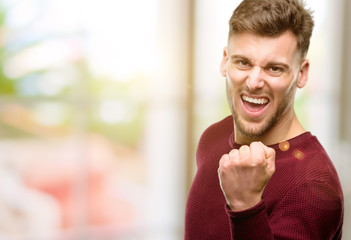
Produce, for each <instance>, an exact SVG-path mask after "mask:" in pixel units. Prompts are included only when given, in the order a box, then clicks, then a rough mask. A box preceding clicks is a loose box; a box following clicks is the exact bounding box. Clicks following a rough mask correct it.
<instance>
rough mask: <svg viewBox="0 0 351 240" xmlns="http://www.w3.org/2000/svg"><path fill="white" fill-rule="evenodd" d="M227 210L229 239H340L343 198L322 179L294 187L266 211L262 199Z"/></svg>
mask: <svg viewBox="0 0 351 240" xmlns="http://www.w3.org/2000/svg"><path fill="white" fill-rule="evenodd" d="M226 212H227V214H228V216H229V219H230V226H231V234H232V239H263V240H265V239H304V240H312V239H313V240H318V239H321V240H322V239H323V240H324V239H341V234H342V233H341V229H342V222H343V198H342V195H340V194H339V193H338V192H337V191H335V190H334V189H333V188H332V187H331V186H330V185H329V184H328V183H326V182H322V181H307V182H305V183H303V184H301V185H299V186H295V187H294V188H293V189H291V190H290V191H289V192H288V193H287V194H286V195H285V196H284V197H283V198H282V199H281V200H280V201H279V202H277V203H276V205H275V206H274V207H273V210H272V211H271V212H270V213H269V214H268V213H267V207H266V205H265V202H264V200H263V201H261V202H260V203H259V204H258V205H256V206H254V207H253V208H251V209H248V210H245V211H241V212H233V211H230V209H229V208H226Z"/></svg>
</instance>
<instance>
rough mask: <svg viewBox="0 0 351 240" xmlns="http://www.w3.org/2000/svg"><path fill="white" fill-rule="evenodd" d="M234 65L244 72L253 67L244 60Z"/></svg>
mask: <svg viewBox="0 0 351 240" xmlns="http://www.w3.org/2000/svg"><path fill="white" fill-rule="evenodd" d="M234 63H235V65H236V66H237V68H239V69H242V70H245V69H249V68H250V67H251V64H250V63H249V62H248V61H247V60H244V59H240V60H236V61H235V62H234Z"/></svg>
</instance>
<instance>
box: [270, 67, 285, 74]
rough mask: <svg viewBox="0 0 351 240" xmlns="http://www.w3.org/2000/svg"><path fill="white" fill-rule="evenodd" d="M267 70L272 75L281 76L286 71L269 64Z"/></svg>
mask: <svg viewBox="0 0 351 240" xmlns="http://www.w3.org/2000/svg"><path fill="white" fill-rule="evenodd" d="M266 72H268V73H269V74H270V75H272V76H280V75H281V74H283V73H284V72H285V69H284V68H282V67H279V66H269V67H267V68H266Z"/></svg>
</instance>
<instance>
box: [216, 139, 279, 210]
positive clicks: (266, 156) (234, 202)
mask: <svg viewBox="0 0 351 240" xmlns="http://www.w3.org/2000/svg"><path fill="white" fill-rule="evenodd" d="M274 171H275V151H274V149H272V148H269V147H267V146H265V145H264V144H263V143H261V142H252V143H251V144H250V146H246V145H244V146H242V147H240V149H233V150H231V151H230V152H229V154H224V155H223V156H222V158H221V160H220V162H219V168H218V177H219V181H220V185H221V188H222V191H223V194H224V197H225V199H226V201H227V204H228V206H229V207H230V209H231V210H233V211H240V210H245V209H248V208H250V207H253V206H254V205H256V204H257V203H259V202H260V201H261V200H262V194H263V190H264V188H265V187H266V184H267V183H268V181H269V179H270V178H271V177H272V175H273V173H274Z"/></svg>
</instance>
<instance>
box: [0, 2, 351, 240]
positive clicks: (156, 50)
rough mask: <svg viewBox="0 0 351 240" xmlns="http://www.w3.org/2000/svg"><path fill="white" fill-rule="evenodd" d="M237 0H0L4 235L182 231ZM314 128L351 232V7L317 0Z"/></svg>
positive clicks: (302, 105) (17, 239)
mask: <svg viewBox="0 0 351 240" xmlns="http://www.w3.org/2000/svg"><path fill="white" fill-rule="evenodd" d="M239 2H240V1H239V0H231V1H229V0H221V1H217V0H197V1H196V0H128V1H126V0H1V1H0V64H1V65H0V66H1V69H0V212H1V214H0V239H6V240H66V239H72V240H119V239H121V240H180V239H183V225H184V208H185V203H186V197H187V193H188V189H189V187H190V184H191V181H192V179H193V177H194V173H195V170H196V166H195V150H196V144H197V141H198V139H199V136H200V134H201V133H202V131H203V130H204V129H205V128H206V127H208V126H209V125H210V124H212V123H214V122H216V121H219V120H220V119H222V118H223V117H224V116H226V115H228V114H229V110H228V108H227V103H226V97H225V90H224V87H225V85H224V79H223V77H221V75H220V73H219V64H220V61H221V57H222V50H223V47H224V46H225V44H226V38H227V30H228V24H227V22H228V20H229V17H230V16H231V13H232V11H233V10H234V8H235V7H236V6H237V5H238V4H239ZM306 2H307V5H308V6H310V7H311V8H312V9H313V10H314V11H315V13H314V15H315V22H316V27H315V31H314V34H313V38H312V42H311V48H310V52H309V59H310V60H311V70H310V81H309V83H308V85H307V87H305V88H304V89H303V90H300V91H299V92H298V94H297V97H296V111H297V113H298V115H299V118H300V119H301V120H302V122H303V124H304V126H305V127H306V128H307V129H308V130H310V131H312V133H313V134H315V135H317V136H318V138H319V140H320V141H321V142H322V143H323V144H324V146H325V148H326V149H327V151H328V153H329V155H330V156H331V158H332V160H333V162H334V164H335V166H336V168H337V170H338V172H339V175H340V179H341V182H342V185H343V188H344V194H345V225H344V226H345V227H344V239H351V229H350V228H349V227H348V226H350V224H351V210H350V205H351V174H350V172H351V127H350V123H351V66H350V63H351V47H350V44H349V43H350V42H351V29H350V23H351V18H350V16H351V2H350V1H348V0H334V1H330V0H308V1H306Z"/></svg>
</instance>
